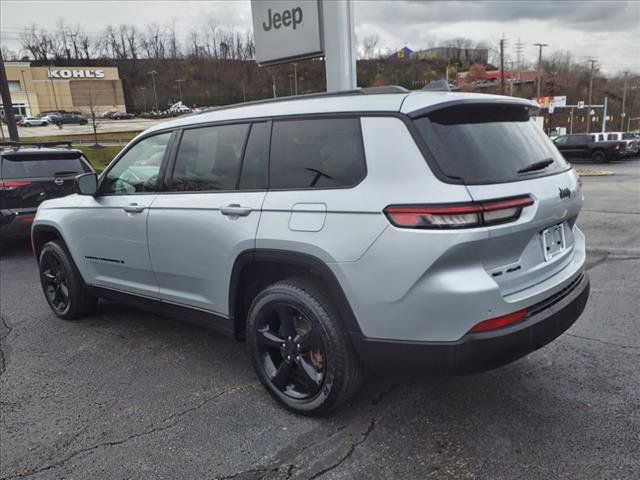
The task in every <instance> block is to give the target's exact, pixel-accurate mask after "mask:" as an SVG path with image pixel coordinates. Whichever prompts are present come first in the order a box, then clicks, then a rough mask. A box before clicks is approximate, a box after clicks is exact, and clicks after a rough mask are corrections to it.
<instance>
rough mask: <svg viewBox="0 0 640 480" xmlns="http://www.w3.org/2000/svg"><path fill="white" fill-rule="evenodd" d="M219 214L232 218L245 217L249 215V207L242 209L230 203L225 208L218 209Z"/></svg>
mask: <svg viewBox="0 0 640 480" xmlns="http://www.w3.org/2000/svg"><path fill="white" fill-rule="evenodd" d="M220 213H222V214H223V215H229V216H232V217H246V216H247V215H249V214H250V213H251V208H250V207H243V206H241V205H238V204H237V203H232V204H231V205H227V206H226V207H220Z"/></svg>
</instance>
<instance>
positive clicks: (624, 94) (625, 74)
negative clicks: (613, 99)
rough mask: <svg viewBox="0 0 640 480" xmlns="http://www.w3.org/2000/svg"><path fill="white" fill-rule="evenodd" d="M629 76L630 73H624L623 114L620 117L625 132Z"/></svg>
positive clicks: (621, 126)
mask: <svg viewBox="0 0 640 480" xmlns="http://www.w3.org/2000/svg"><path fill="white" fill-rule="evenodd" d="M627 75H629V72H624V89H623V90H622V114H621V115H620V130H621V131H624V117H625V115H626V113H625V112H624V107H625V103H626V101H627Z"/></svg>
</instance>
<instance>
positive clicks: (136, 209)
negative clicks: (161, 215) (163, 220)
mask: <svg viewBox="0 0 640 480" xmlns="http://www.w3.org/2000/svg"><path fill="white" fill-rule="evenodd" d="M145 208H146V207H143V206H141V205H138V204H137V203H132V204H130V205H125V206H124V207H122V209H123V210H124V211H125V212H127V213H142V212H144V209H145Z"/></svg>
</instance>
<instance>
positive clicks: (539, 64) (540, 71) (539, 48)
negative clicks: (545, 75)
mask: <svg viewBox="0 0 640 480" xmlns="http://www.w3.org/2000/svg"><path fill="white" fill-rule="evenodd" d="M534 45H535V46H537V47H538V98H540V91H541V87H542V47H548V46H549V44H548V43H534Z"/></svg>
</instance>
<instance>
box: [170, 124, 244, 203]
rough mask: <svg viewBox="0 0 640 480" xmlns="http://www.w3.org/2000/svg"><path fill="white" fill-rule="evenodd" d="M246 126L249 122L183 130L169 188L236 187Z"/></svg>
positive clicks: (194, 189) (216, 188)
mask: <svg viewBox="0 0 640 480" xmlns="http://www.w3.org/2000/svg"><path fill="white" fill-rule="evenodd" d="M248 130H249V125H248V124H238V125H220V126H216V127H204V128H194V129H190V130H185V131H184V133H183V134H182V140H181V141H180V147H179V148H178V155H177V157H176V163H175V167H174V169H173V175H172V178H171V182H170V184H169V190H171V191H192V192H193V191H196V192H197V191H215V190H235V188H236V185H237V183H238V176H239V174H240V159H241V158H242V149H243V148H244V143H245V140H246V137H247V132H248Z"/></svg>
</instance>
